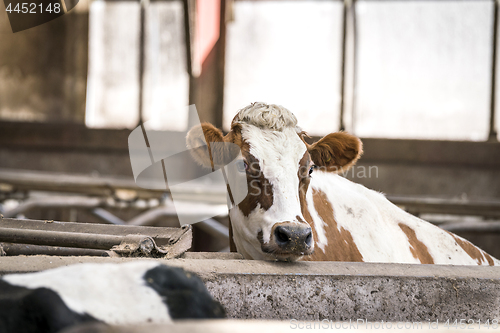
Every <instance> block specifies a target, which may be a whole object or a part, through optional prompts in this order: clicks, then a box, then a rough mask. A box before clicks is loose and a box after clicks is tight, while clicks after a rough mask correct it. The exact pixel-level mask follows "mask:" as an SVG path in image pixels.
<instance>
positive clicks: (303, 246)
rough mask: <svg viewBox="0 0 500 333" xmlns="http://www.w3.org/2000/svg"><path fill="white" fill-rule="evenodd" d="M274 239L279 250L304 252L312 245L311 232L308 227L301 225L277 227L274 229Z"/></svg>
mask: <svg viewBox="0 0 500 333" xmlns="http://www.w3.org/2000/svg"><path fill="white" fill-rule="evenodd" d="M274 239H275V242H276V245H278V246H279V247H280V249H281V250H284V251H290V252H304V251H306V250H308V249H309V248H310V247H311V245H312V232H311V228H310V227H308V226H304V225H301V224H295V223H294V224H291V223H290V224H285V225H278V226H276V228H275V229H274Z"/></svg>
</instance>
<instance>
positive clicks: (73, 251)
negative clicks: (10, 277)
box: [0, 243, 110, 257]
mask: <svg viewBox="0 0 500 333" xmlns="http://www.w3.org/2000/svg"><path fill="white" fill-rule="evenodd" d="M0 247H2V248H3V250H4V252H5V254H6V255H7V256H24V255H26V256H30V255H48V256H92V257H109V256H110V255H109V253H108V252H107V251H104V250H95V249H79V248H75V247H59V246H41V245H32V244H12V243H0Z"/></svg>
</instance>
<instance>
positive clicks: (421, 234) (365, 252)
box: [303, 171, 500, 265]
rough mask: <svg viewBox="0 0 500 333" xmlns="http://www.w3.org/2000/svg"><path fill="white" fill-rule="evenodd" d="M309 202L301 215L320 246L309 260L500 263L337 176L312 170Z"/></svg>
mask: <svg viewBox="0 0 500 333" xmlns="http://www.w3.org/2000/svg"><path fill="white" fill-rule="evenodd" d="M306 201H307V207H305V205H303V214H304V217H305V218H306V219H307V220H308V222H309V223H310V224H311V226H312V228H313V235H314V240H315V244H316V245H315V253H314V254H313V255H311V256H310V257H308V258H306V260H329V261H364V262H394V263H422V264H453V265H478V264H479V265H500V261H498V260H497V259H495V258H492V257H491V256H490V255H488V254H487V253H486V252H484V251H482V250H480V249H479V248H477V247H476V246H474V245H472V244H471V243H470V242H468V241H467V240H465V239H463V238H461V237H459V236H457V235H454V234H452V233H449V232H447V231H445V230H443V229H440V228H439V227H437V226H435V225H433V224H431V223H429V222H426V221H423V220H421V219H419V218H417V217H415V216H413V215H410V214H408V213H406V212H405V211H403V210H402V209H400V208H398V207H397V206H395V205H394V204H392V203H391V202H389V201H388V200H387V199H386V198H385V197H384V196H383V195H382V194H380V193H378V192H376V191H373V190H369V189H367V188H366V187H364V186H362V185H359V184H356V183H353V182H351V181H349V180H347V179H345V178H343V177H341V176H339V175H336V174H332V173H326V172H321V171H318V172H315V173H313V175H312V179H311V183H310V188H309V190H308V192H307V196H306Z"/></svg>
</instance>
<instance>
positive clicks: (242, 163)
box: [236, 161, 248, 172]
mask: <svg viewBox="0 0 500 333" xmlns="http://www.w3.org/2000/svg"><path fill="white" fill-rule="evenodd" d="M236 169H237V170H238V171H239V172H246V171H247V170H248V164H247V163H246V162H245V161H238V162H236Z"/></svg>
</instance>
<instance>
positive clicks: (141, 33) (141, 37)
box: [139, 0, 149, 125]
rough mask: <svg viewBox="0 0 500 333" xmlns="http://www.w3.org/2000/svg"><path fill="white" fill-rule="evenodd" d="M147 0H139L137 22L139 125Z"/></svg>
mask: <svg viewBox="0 0 500 333" xmlns="http://www.w3.org/2000/svg"><path fill="white" fill-rule="evenodd" d="M148 4H149V0H141V1H140V5H141V14H140V24H139V29H140V30H139V125H141V124H143V123H144V110H143V104H144V101H143V99H144V96H143V95H144V44H145V32H144V30H145V23H144V22H145V20H146V9H147V7H148Z"/></svg>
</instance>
